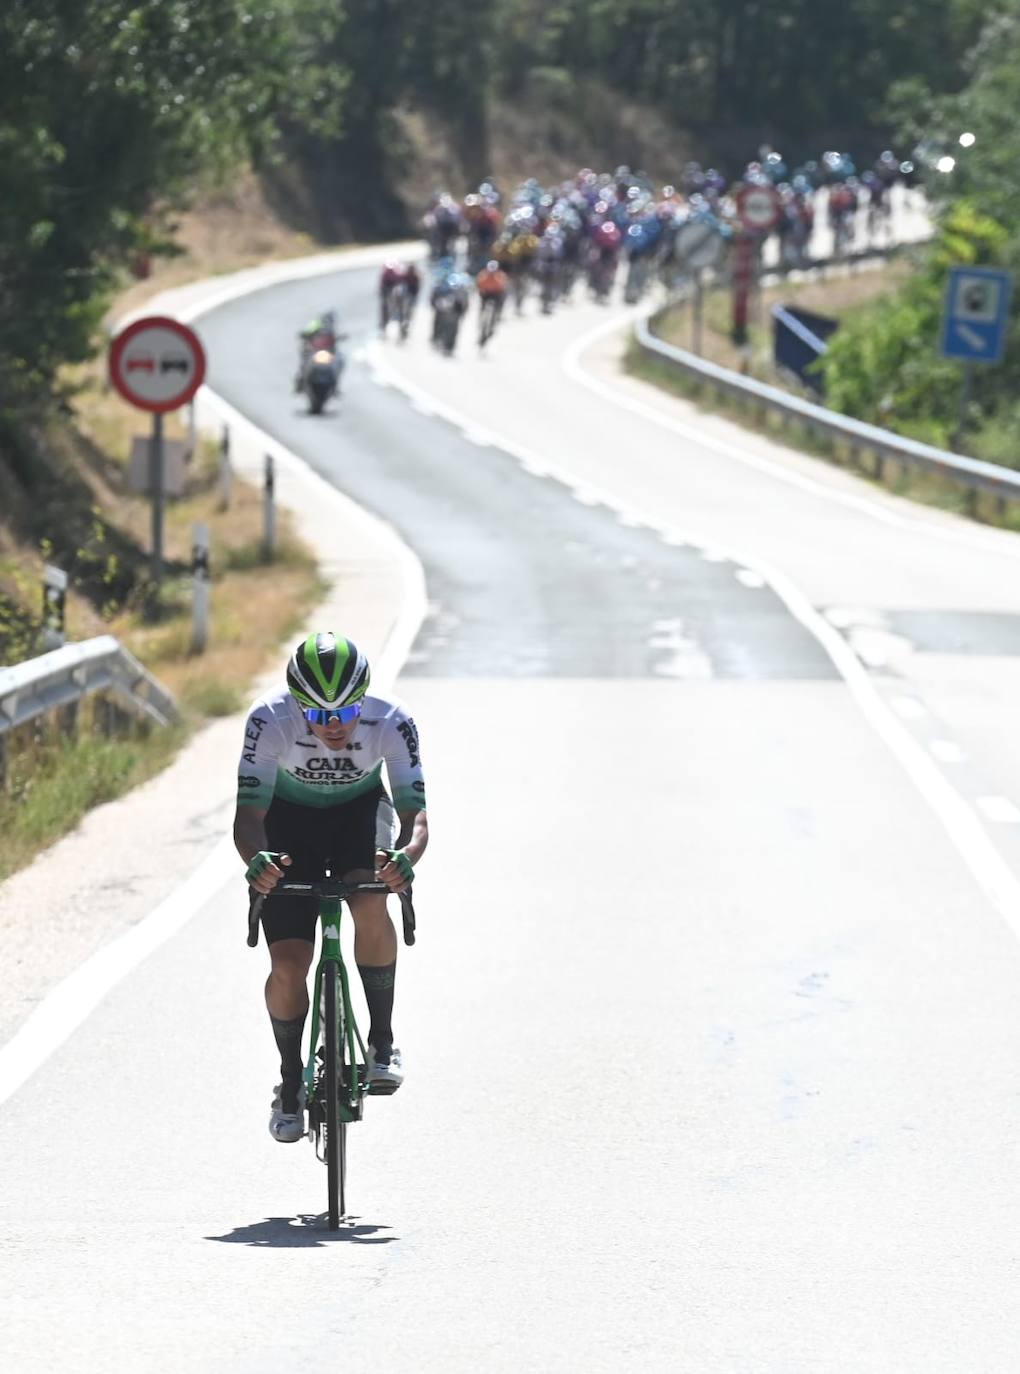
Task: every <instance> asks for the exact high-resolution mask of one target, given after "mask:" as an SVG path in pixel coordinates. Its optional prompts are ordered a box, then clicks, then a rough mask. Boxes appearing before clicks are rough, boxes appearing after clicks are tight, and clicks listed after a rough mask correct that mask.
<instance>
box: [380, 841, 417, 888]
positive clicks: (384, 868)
mask: <svg viewBox="0 0 1020 1374" xmlns="http://www.w3.org/2000/svg"><path fill="white" fill-rule="evenodd" d="M375 870H376V874H377V875H378V878H379V881H380V882H382V883H385V884H386V886H387V887H388V888H389V889H390V891H391V892H404V891H405V890H406V889H407V888H409V887H410V886H411V883H412V882H413V880H414V865H413V864H412V863H411V860H410V859H409V858H408V857H407V855H406V854H405V852H404V851H403V850H402V849H380V850H378V851H377V853H376V856H375Z"/></svg>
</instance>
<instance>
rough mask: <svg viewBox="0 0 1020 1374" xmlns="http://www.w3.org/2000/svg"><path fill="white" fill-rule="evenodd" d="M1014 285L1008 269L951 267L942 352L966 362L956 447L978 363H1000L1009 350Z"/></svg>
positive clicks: (959, 439) (956, 446) (964, 364)
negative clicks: (1007, 330) (1007, 345)
mask: <svg viewBox="0 0 1020 1374" xmlns="http://www.w3.org/2000/svg"><path fill="white" fill-rule="evenodd" d="M1011 289H1012V280H1011V278H1010V275H1009V273H1008V272H1005V271H1003V270H1001V269H1000V268H997V267H951V268H950V269H949V284H948V286H947V287H946V300H945V307H944V309H943V313H942V337H941V340H940V343H939V352H940V353H941V355H942V357H943V358H954V359H956V360H957V361H959V362H962V363H963V383H962V385H961V387H960V407H959V410H958V412H957V418H956V430H955V432H954V434H953V447H954V448H958V447H959V445H960V444H961V442H962V440H963V433H964V430H965V428H966V425H967V411H968V410H969V408H970V398H971V395H972V393H973V390H974V366H975V364H977V363H1001V362H1002V357H1003V354H1004V353H1005V351H1006V324H1007V321H1008V319H1009V298H1010V294H1011Z"/></svg>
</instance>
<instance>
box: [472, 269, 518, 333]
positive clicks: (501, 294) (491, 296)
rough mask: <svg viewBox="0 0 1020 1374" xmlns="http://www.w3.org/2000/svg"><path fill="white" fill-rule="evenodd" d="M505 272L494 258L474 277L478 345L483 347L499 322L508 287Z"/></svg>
mask: <svg viewBox="0 0 1020 1374" xmlns="http://www.w3.org/2000/svg"><path fill="white" fill-rule="evenodd" d="M509 284H510V283H509V280H508V278H507V275H506V273H505V272H504V271H503V269H502V268H501V267H500V265H499V263H498V261H497V260H496V259H495V258H492V259H490V261H489V262H487V263H486V264H485V266H484V267H483V268H482V270H481V271H480V272H479V273H478V276H477V277H476V278H475V285H476V286H477V288H478V297H479V301H480V317H481V318H480V327H479V331H480V332H479V335H478V345H479V347H480V348H484V347H485V345H486V344H487V343H488V341H489V339H490V338H491V337H492V333H493V330H494V329H495V328H496V325H497V324H499V321H500V317H501V315H502V314H503V306H504V305H505V304H506V293H507V289H508V287H509Z"/></svg>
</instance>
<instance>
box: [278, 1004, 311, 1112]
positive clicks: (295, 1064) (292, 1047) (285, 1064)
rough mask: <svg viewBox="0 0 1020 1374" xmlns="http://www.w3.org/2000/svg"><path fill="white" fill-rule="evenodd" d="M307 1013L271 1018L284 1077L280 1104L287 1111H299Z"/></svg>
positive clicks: (281, 1074)
mask: <svg viewBox="0 0 1020 1374" xmlns="http://www.w3.org/2000/svg"><path fill="white" fill-rule="evenodd" d="M306 1014H307V1013H305V1012H302V1013H301V1015H300V1016H295V1017H294V1019H293V1020H292V1021H281V1020H279V1018H278V1017H275V1016H270V1018H269V1019H270V1021H272V1023H273V1034H274V1035H275V1036H276V1044H277V1046H278V1048H279V1051H280V1076H281V1078H282V1079H283V1089H282V1092H281V1098H282V1101H281V1103H280V1106H281V1109H282V1110H283V1111H285V1112H296V1111H297V1094H298V1089H299V1088H300V1087H301V1073H302V1070H303V1069H304V1064H303V1063H302V1061H301V1037H302V1034H303V1033H304V1029H305V1016H306Z"/></svg>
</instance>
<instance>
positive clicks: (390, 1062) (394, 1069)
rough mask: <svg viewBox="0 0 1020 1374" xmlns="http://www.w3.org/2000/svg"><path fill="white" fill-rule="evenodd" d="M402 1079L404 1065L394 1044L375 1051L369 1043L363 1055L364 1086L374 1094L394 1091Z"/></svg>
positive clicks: (380, 1094) (378, 1094) (379, 1094)
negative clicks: (386, 1048) (385, 1048)
mask: <svg viewBox="0 0 1020 1374" xmlns="http://www.w3.org/2000/svg"><path fill="white" fill-rule="evenodd" d="M403 1081H404V1065H403V1061H402V1060H401V1057H400V1051H399V1050H398V1049H397V1047H396V1045H391V1046H390V1048H389V1049H388V1050H383V1051H380V1052H378V1053H377V1051H376V1048H375V1046H374V1045H369V1046H368V1050H367V1052H366V1055H365V1087H366V1089H367V1091H368V1092H369V1093H371V1094H373V1095H374V1096H380V1097H381V1096H382V1095H383V1094H386V1093H395V1092H396V1091H397V1089H398V1088H399V1087H400V1085H401V1083H403Z"/></svg>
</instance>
